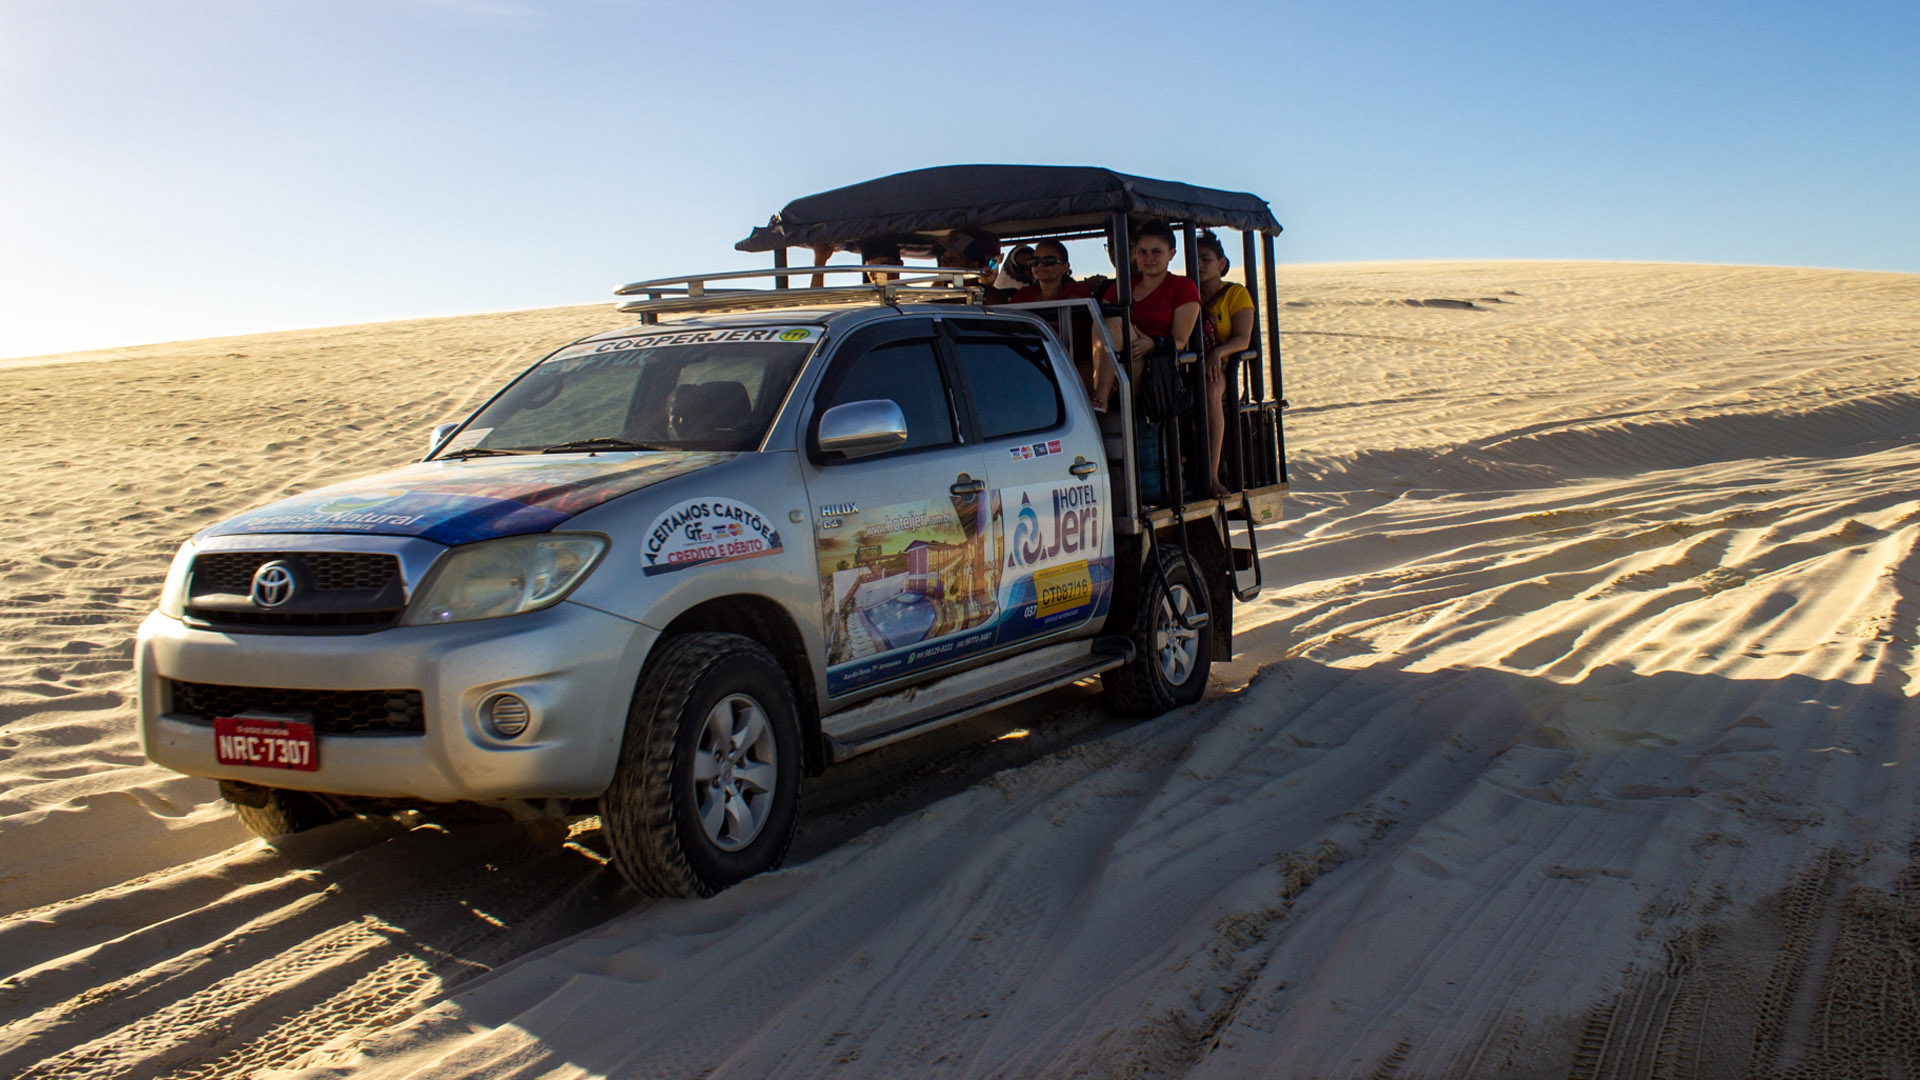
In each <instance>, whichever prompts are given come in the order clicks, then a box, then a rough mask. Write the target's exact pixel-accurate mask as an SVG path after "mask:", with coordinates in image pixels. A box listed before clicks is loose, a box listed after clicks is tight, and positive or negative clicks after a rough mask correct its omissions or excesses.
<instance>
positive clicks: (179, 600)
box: [160, 540, 193, 619]
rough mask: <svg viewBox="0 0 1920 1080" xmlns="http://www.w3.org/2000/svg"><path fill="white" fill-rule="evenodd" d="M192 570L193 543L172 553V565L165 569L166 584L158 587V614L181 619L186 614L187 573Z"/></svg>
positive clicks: (187, 543) (182, 545) (190, 542)
mask: <svg viewBox="0 0 1920 1080" xmlns="http://www.w3.org/2000/svg"><path fill="white" fill-rule="evenodd" d="M192 569H193V541H191V540H189V541H187V542H186V543H184V544H181V545H180V550H179V551H176V552H174V555H173V565H172V566H169V567H167V583H166V584H165V585H162V586H160V614H162V615H167V616H171V617H173V618H175V619H183V618H185V617H186V614H187V573H188V571H190V570H192Z"/></svg>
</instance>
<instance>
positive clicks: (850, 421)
mask: <svg viewBox="0 0 1920 1080" xmlns="http://www.w3.org/2000/svg"><path fill="white" fill-rule="evenodd" d="M974 168H979V167H974ZM997 168H1016V167H997ZM926 171H927V172H940V171H941V170H926ZM1038 171H1039V172H1045V171H1046V170H1038ZM1095 171H1097V172H1102V173H1104V170H1095ZM904 175H909V176H911V175H915V174H904ZM1105 175H1108V176H1112V175H1115V174H1105ZM889 179H892V178H889ZM883 182H884V181H876V182H875V183H883ZM1242 198H1250V197H1248V196H1242ZM1261 209H1262V210H1263V211H1264V204H1261ZM1128 212H1129V210H1128V208H1124V207H1123V208H1120V209H1118V210H1116V211H1115V212H1114V213H1113V215H1112V216H1113V218H1114V219H1115V226H1114V227H1116V228H1118V229H1121V230H1124V229H1125V228H1126V224H1125V223H1126V221H1127V220H1128V218H1127V213H1128ZM1175 220H1184V219H1180V218H1175ZM1201 223H1202V224H1208V223H1210V222H1208V221H1206V220H1204V219H1202V220H1201ZM847 227H849V228H851V227H852V226H847ZM1274 228H1275V230H1276V231H1277V226H1275V227H1274ZM1255 231H1258V230H1257V229H1256V230H1255ZM756 235H758V232H757V233H756ZM1267 235H1268V236H1269V237H1270V235H1271V234H1270V233H1268V234H1267ZM1123 236H1124V234H1123ZM1250 236H1251V234H1250ZM750 239H751V238H750ZM775 239H776V240H779V239H782V238H777V237H776V238H775ZM800 242H810V241H800ZM743 246H746V245H745V243H744V242H743ZM1249 248H1251V243H1249ZM777 250H778V251H779V252H780V253H781V254H784V247H780V248H778V249H777ZM783 261H784V260H783V259H777V262H783ZM1268 265H1269V266H1271V248H1270V246H1269V248H1268ZM835 269H836V271H839V270H840V269H841V268H835ZM798 273H799V271H793V270H788V269H785V268H783V267H781V266H776V267H775V269H774V271H773V272H772V276H773V277H774V278H775V279H776V286H777V287H775V288H771V289H759V290H734V289H726V290H722V289H718V288H715V287H714V284H715V282H716V281H717V280H721V279H727V278H734V277H740V276H742V275H740V274H726V275H707V276H705V277H695V278H681V279H671V280H666V281H656V282H643V283H639V284H638V285H635V286H630V287H628V288H627V289H625V290H622V291H623V292H624V293H626V294H628V295H637V296H641V297H643V299H638V300H635V301H632V302H630V303H629V304H627V305H626V306H627V308H628V309H629V310H633V311H635V312H637V313H638V314H639V315H640V316H641V322H640V324H639V325H636V326H634V327H632V328H630V329H628V330H624V331H621V332H618V333H613V334H602V335H598V336H594V337H590V338H587V339H585V340H582V341H579V342H577V343H575V344H572V345H569V346H567V347H565V348H563V349H560V350H559V351H557V352H555V353H554V354H553V355H551V356H548V357H547V358H545V359H544V360H542V361H540V362H539V363H538V364H536V365H534V366H533V367H532V368H530V369H528V370H527V371H526V372H524V373H523V374H521V375H520V376H519V377H518V378H516V379H515V380H513V381H512V382H511V383H510V384H508V385H507V386H506V387H505V388H503V389H502V390H501V391H500V392H499V393H498V394H496V395H495V396H494V397H493V398H492V399H491V400H490V401H488V402H487V404H486V405H484V406H483V407H482V408H481V409H480V410H479V411H477V412H476V413H474V414H473V415H472V416H471V417H469V418H467V419H466V420H465V422H464V423H460V424H457V425H456V424H449V425H443V426H442V428H440V429H437V430H436V431H435V432H434V435H433V448H432V451H431V452H430V454H429V455H428V457H427V458H426V459H425V460H423V461H421V462H419V463H416V464H413V465H409V466H406V467H404V468H400V469H396V470H394V471H391V472H386V473H382V474H379V475H375V476H370V477H364V478H360V479H356V480H351V481H348V482H346V483H342V484H337V485H334V486H331V487H326V488H323V489H320V490H317V491H312V492H309V493H307V494H304V495H300V496H296V497H294V498H290V499H286V500H283V501H281V502H278V503H274V504H272V505H269V506H265V507H261V508H258V509H255V510H251V511H249V512H246V513H243V514H240V515H238V516H236V517H233V518H231V519H228V520H226V521H224V522H221V523H219V524H217V525H214V526H212V527H210V528H207V529H205V530H203V531H201V532H200V533H199V534H197V535H196V536H194V537H193V538H192V539H191V540H190V541H188V542H187V543H186V544H185V545H184V546H183V547H182V548H181V549H180V552H179V554H178V555H177V556H176V557H175V559H174V562H173V566H172V568H171V570H170V572H169V574H168V576H167V580H166V584H165V586H164V589H163V592H162V596H161V599H160V603H159V607H158V610H156V611H155V612H154V613H153V614H152V615H150V616H149V617H148V618H147V619H146V621H145V622H144V623H143V624H142V626H141V628H140V633H139V640H138V644H137V665H138V671H139V682H140V703H141V708H140V713H141V716H140V728H141V738H142V744H143V747H144V749H145V751H146V753H147V755H148V756H149V757H150V758H151V759H152V760H153V761H155V762H156V763H159V764H161V765H165V766H167V767H170V768H173V769H177V770H179V771H181V772H185V773H190V774H194V775H200V776H208V777H213V778H216V779H218V780H219V781H220V783H221V789H222V792H223V794H224V795H225V797H226V798H227V799H228V800H229V801H230V802H231V803H232V804H233V805H234V806H235V808H236V810H237V811H238V813H239V815H240V817H241V818H242V820H243V821H244V822H245V823H246V824H247V825H248V826H249V827H250V828H252V829H253V830H254V831H255V832H257V833H259V834H261V835H265V836H276V835H281V834H285V833H289V832H294V831H298V830H300V829H303V828H307V827H310V826H312V825H315V824H319V823H322V822H324V821H327V820H330V819H332V818H335V817H338V816H340V815H343V814H347V813H356V812H378V811H384V810H391V809H394V808H398V807H403V806H409V805H417V804H420V803H456V802H474V803H482V804H491V805H495V806H500V807H507V808H511V809H513V810H514V811H516V812H517V813H519V814H521V815H523V816H524V815H534V814H541V813H546V814H565V813H578V812H583V811H586V810H593V809H597V811H598V813H599V814H600V816H601V819H602V821H603V824H604V827H605V829H606V831H607V837H608V841H609V844H610V846H611V849H612V851H613V853H614V860H615V862H616V864H617V865H618V867H619V869H620V870H621V872H622V873H623V874H625V875H626V877H627V878H628V879H629V880H630V881H632V882H633V884H634V885H635V886H636V887H638V888H640V889H641V890H643V891H645V892H648V893H652V894H656V895H673V896H703V895H710V894H712V893H713V892H715V891H717V890H719V889H722V888H725V887H726V886H728V885H730V884H732V883H733V882H736V881H738V880H740V879H742V878H744V877H747V876H749V875H752V874H755V873H759V872H761V871H763V870H766V869H769V868H771V867H773V866H776V865H778V864H779V862H780V860H781V858H782V856H783V855H784V853H785V851H786V849H787V846H788V843H789V841H790V839H791V837H792V835H793V832H794V827H795V821H796V813H797V806H798V800H799V789H800V784H801V779H802V776H803V775H806V774H812V773H817V772H819V771H820V770H821V769H823V768H825V767H826V766H827V765H829V764H831V763H833V762H836V761H840V760H843V759H845V758H847V757H850V756H852V755H855V754H858V753H860V752H862V751H864V750H868V749H872V748H875V747H878V746H882V745H885V744H887V743H890V742H893V741H895V740H898V739H901V738H905V737H907V736H909V735H912V734H914V733H917V732H921V731H924V730H927V729H929V728H931V727H933V726H937V725H940V724H944V723H949V722H952V721H954V720H957V719H960V718H962V717H966V716H971V715H975V714H977V713H979V712H981V711H984V710H987V709H992V708H996V707H999V706H1002V705H1004V704H1007V703H1009V702H1012V701H1016V700H1019V699H1021V698H1024V697H1027V696H1031V695H1034V694H1038V693H1042V692H1044V691H1046V690H1048V689H1051V688H1054V687H1059V686H1063V685H1066V684H1069V683H1072V682H1076V681H1079V680H1082V679H1087V678H1090V677H1093V676H1096V675H1098V676H1101V677H1102V679H1103V683H1104V687H1105V690H1106V692H1107V695H1108V697H1109V699H1110V701H1111V702H1112V704H1113V707H1114V708H1115V709H1116V710H1117V711H1119V712H1122V713H1125V714H1128V715H1135V716H1150V715H1155V714H1158V713H1160V712H1162V711H1165V710H1166V709H1169V708H1173V707H1176V706H1180V705H1184V704H1188V703H1191V702H1193V701H1196V700H1198V698H1199V697H1200V696H1201V694H1202V693H1203V691H1204V689H1205V686H1206V679H1207V671H1208V667H1209V665H1210V663H1211V661H1212V659H1213V658H1214V657H1215V656H1218V655H1226V654H1227V652H1228V650H1230V648H1231V633H1232V630H1231V608H1232V605H1233V603H1234V601H1235V599H1236V597H1238V598H1241V599H1245V598H1247V597H1250V596H1251V595H1252V592H1253V591H1255V590H1257V588H1258V573H1259V570H1258V558H1257V552H1255V551H1254V550H1253V537H1254V529H1253V527H1254V525H1256V524H1258V523H1259V522H1260V521H1262V520H1271V518H1272V517H1273V515H1274V513H1275V507H1276V504H1277V501H1278V498H1279V496H1280V494H1281V493H1282V492H1284V489H1285V483H1284V473H1283V472H1282V471H1280V460H1279V444H1278V411H1277V410H1278V405H1279V404H1280V403H1278V402H1276V401H1273V400H1272V399H1270V398H1268V397H1266V396H1265V395H1263V394H1252V395H1250V394H1249V392H1248V390H1249V387H1248V386H1247V380H1246V379H1245V378H1242V379H1241V384H1242V385H1241V391H1240V394H1239V395H1238V396H1239V405H1238V407H1237V408H1235V409H1230V410H1229V411H1230V415H1231V416H1232V417H1233V419H1232V421H1230V434H1231V435H1233V436H1234V438H1233V439H1232V440H1231V441H1230V446H1232V447H1234V448H1235V449H1236V451H1237V452H1236V453H1235V454H1234V455H1232V457H1231V459H1230V461H1229V466H1230V467H1229V469H1228V472H1229V473H1230V477H1229V479H1230V480H1231V481H1232V482H1231V483H1230V484H1229V486H1230V487H1232V488H1233V489H1234V491H1233V494H1231V495H1229V496H1227V497H1226V498H1213V497H1211V496H1209V497H1208V498H1205V499H1199V500H1189V499H1186V498H1185V497H1184V496H1183V495H1182V494H1181V492H1182V490H1183V488H1184V487H1185V486H1188V485H1185V484H1183V482H1182V478H1183V476H1187V477H1191V476H1192V469H1191V468H1190V467H1189V466H1187V465H1179V464H1175V463H1182V462H1189V459H1190V458H1191V457H1192V456H1193V454H1192V451H1191V449H1189V450H1188V451H1186V452H1185V453H1182V452H1181V450H1180V446H1181V443H1180V435H1181V428H1182V425H1183V424H1187V425H1190V424H1192V423H1202V424H1204V422H1205V420H1204V413H1205V410H1203V409H1197V410H1193V411H1194V412H1195V413H1196V414H1198V415H1199V417H1200V419H1199V420H1197V421H1194V420H1184V419H1183V420H1179V421H1168V422H1164V423H1161V424H1158V425H1148V424H1146V423H1144V422H1136V419H1135V415H1134V411H1133V410H1132V409H1130V408H1123V407H1120V406H1118V405H1117V406H1116V407H1115V408H1113V409H1112V410H1110V411H1105V412H1102V411H1098V410H1096V409H1095V408H1094V407H1093V403H1092V402H1091V401H1090V400H1089V397H1088V394H1087V392H1086V390H1085V389H1084V388H1083V382H1082V379H1081V377H1080V376H1079V375H1078V374H1077V372H1076V366H1075V360H1076V352H1078V353H1079V354H1081V356H1082V359H1083V362H1084V356H1085V355H1086V354H1087V353H1088V352H1089V350H1099V349H1105V350H1109V351H1110V352H1111V353H1112V354H1117V355H1125V353H1124V352H1122V351H1121V350H1124V349H1125V348H1126V343H1125V342H1124V341H1122V342H1109V341H1107V340H1106V334H1105V331H1104V328H1103V325H1102V319H1101V316H1102V315H1103V314H1106V313H1103V312H1101V311H1099V310H1098V309H1097V308H1096V306H1095V305H1094V304H1093V302H1092V301H1088V300H1075V301H1066V302H1057V303H1053V304H1047V303H1039V304H1033V305H1017V306H998V307H988V306H983V305H982V304H981V303H980V299H981V294H980V292H979V290H978V288H977V287H976V286H975V285H973V284H972V283H969V282H964V281H962V280H960V275H959V274H957V273H937V274H932V275H929V276H927V277H924V278H921V279H918V280H917V281H916V279H914V278H913V277H912V276H911V275H912V274H913V273H915V272H914V271H911V270H909V271H906V273H907V274H908V275H909V276H908V277H907V278H905V279H904V280H888V279H886V278H884V277H882V276H881V275H879V274H877V273H871V272H868V271H861V273H863V274H866V275H867V276H869V277H873V278H875V279H877V280H878V281H879V283H878V284H869V283H867V282H866V281H865V280H863V279H862V280H859V283H857V284H853V285H841V286H835V287H824V286H823V287H819V288H814V289H804V288H793V289H789V288H785V287H784V286H785V285H787V284H788V283H789V279H790V278H792V277H793V276H795V275H796V274H798ZM1121 310H1122V311H1124V305H1123V306H1122V308H1121ZM1269 310H1270V302H1269ZM663 317H665V318H666V321H664V322H663V321H662V319H663ZM1123 337H1124V335H1123ZM1267 348H1268V350H1269V351H1268V352H1267V353H1266V355H1272V354H1271V351H1270V350H1271V345H1268V346H1267ZM1255 354H1256V355H1258V354H1259V350H1258V349H1256V350H1255ZM1269 368H1270V370H1272V371H1273V373H1274V374H1275V375H1276V376H1277V373H1278V368H1277V364H1272V365H1269ZM1189 374H1191V372H1189ZM1120 383H1121V389H1120V395H1119V397H1118V401H1119V402H1120V403H1128V402H1131V401H1132V399H1133V396H1134V395H1133V392H1132V381H1131V380H1128V379H1127V378H1126V373H1125V372H1121V373H1120ZM1274 383H1275V385H1277V378H1276V379H1275V380H1274ZM1156 429H1159V430H1157V431H1156ZM1202 437H1204V432H1199V433H1194V432H1191V431H1189V442H1188V445H1189V446H1190V447H1191V446H1198V445H1204V443H1203V442H1200V441H1199V439H1200V438H1202ZM1150 439H1151V440H1158V442H1157V443H1156V444H1155V445H1156V451H1155V453H1154V454H1153V455H1152V456H1154V457H1155V458H1157V459H1159V461H1160V465H1159V467H1158V473H1157V474H1155V475H1147V474H1146V473H1143V471H1142V468H1141V466H1140V464H1139V461H1138V457H1139V447H1140V446H1142V445H1143V444H1144V443H1143V440H1150ZM1200 456H1202V457H1204V455H1200ZM1236 524H1240V525H1242V526H1243V527H1242V528H1241V529H1240V530H1239V531H1237V532H1236V530H1235V525H1236Z"/></svg>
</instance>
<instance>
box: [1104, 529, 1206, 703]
mask: <svg viewBox="0 0 1920 1080" xmlns="http://www.w3.org/2000/svg"><path fill="white" fill-rule="evenodd" d="M1157 550H1158V551H1159V559H1160V573H1159V574H1155V573H1154V572H1153V566H1152V564H1151V563H1150V564H1148V565H1147V566H1146V567H1145V568H1144V569H1143V570H1142V571H1141V574H1140V579H1141V580H1140V596H1139V598H1138V600H1137V602H1136V604H1135V605H1134V612H1135V614H1134V618H1133V626H1132V627H1130V628H1129V629H1128V631H1127V635H1128V637H1129V638H1131V639H1132V641H1133V659H1132V660H1129V661H1127V662H1126V663H1125V664H1122V665H1121V666H1119V667H1117V668H1114V669H1112V670H1110V671H1108V672H1107V673H1106V674H1104V675H1102V676H1101V677H1100V683H1101V686H1102V687H1103V688H1104V689H1105V690H1106V694H1107V701H1108V702H1109V703H1110V704H1111V705H1112V706H1113V708H1114V711H1116V712H1118V713H1121V714H1122V715H1125V716H1140V717H1147V716H1159V715H1160V714H1161V713H1163V712H1166V711H1167V710H1168V709H1177V708H1179V707H1180V706H1182V705H1191V704H1193V703H1194V702H1196V701H1199V700H1200V697H1201V695H1203V694H1205V693H1206V692H1207V672H1208V671H1209V670H1211V669H1212V667H1213V631H1212V630H1211V629H1209V628H1207V627H1205V626H1195V625H1192V617H1193V616H1195V615H1201V616H1204V615H1205V614H1206V613H1207V610H1208V609H1207V590H1206V587H1205V586H1204V585H1203V584H1202V583H1201V576H1200V567H1199V565H1198V564H1197V563H1195V562H1194V561H1193V556H1191V555H1188V554H1187V553H1186V552H1185V551H1182V550H1181V549H1179V548H1177V547H1174V546H1173V545H1171V544H1160V545H1158V547H1157ZM1162 578H1164V583H1163V581H1162ZM1183 622H1185V623H1187V625H1184V626H1183V625H1181V624H1182V623H1183Z"/></svg>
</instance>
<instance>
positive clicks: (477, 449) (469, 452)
mask: <svg viewBox="0 0 1920 1080" xmlns="http://www.w3.org/2000/svg"><path fill="white" fill-rule="evenodd" d="M531 453H533V451H531V450H500V449H496V448H495V447H491V446H469V447H467V448H466V449H465V450H455V451H454V452H453V453H451V454H441V455H440V456H439V457H438V458H437V459H435V460H438V461H465V460H467V459H468V458H470V457H499V456H501V455H503V454H531Z"/></svg>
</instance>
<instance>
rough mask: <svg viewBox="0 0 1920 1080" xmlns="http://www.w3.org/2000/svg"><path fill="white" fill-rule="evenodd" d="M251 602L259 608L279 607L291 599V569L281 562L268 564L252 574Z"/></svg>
mask: <svg viewBox="0 0 1920 1080" xmlns="http://www.w3.org/2000/svg"><path fill="white" fill-rule="evenodd" d="M251 591H252V594H253V602H254V603H255V604H256V605H258V606H260V607H279V606H280V605H281V604H284V603H286V602H287V601H288V600H290V599H292V598H293V568H292V567H290V566H288V565H287V564H286V563H283V562H270V563H267V564H266V565H264V566H262V567H261V568H260V569H258V570H255V571H254V572H253V589H252V590H251Z"/></svg>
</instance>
